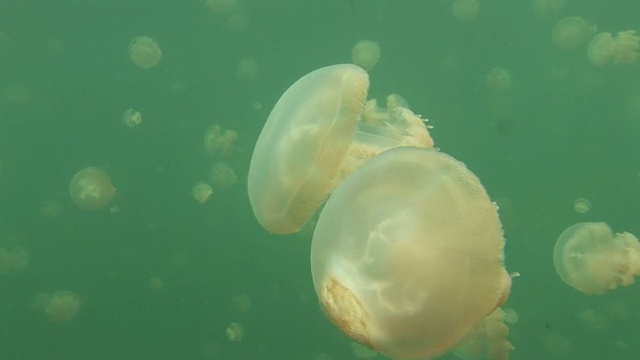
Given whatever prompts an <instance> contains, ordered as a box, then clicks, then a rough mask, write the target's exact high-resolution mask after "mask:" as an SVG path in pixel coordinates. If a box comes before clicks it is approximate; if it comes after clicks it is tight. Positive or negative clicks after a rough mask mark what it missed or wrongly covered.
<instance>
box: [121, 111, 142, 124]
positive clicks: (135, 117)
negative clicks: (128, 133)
mask: <svg viewBox="0 0 640 360" xmlns="http://www.w3.org/2000/svg"><path fill="white" fill-rule="evenodd" d="M122 121H123V122H124V124H125V125H127V126H128V127H136V126H138V125H140V124H141V123H142V114H141V113H140V112H139V111H138V110H135V109H128V110H127V111H125V112H124V114H123V115H122Z"/></svg>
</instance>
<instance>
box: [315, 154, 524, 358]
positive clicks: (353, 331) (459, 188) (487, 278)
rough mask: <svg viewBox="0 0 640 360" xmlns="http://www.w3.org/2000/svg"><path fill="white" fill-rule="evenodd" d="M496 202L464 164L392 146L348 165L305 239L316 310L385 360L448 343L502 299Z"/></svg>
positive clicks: (505, 287) (505, 286)
mask: <svg viewBox="0 0 640 360" xmlns="http://www.w3.org/2000/svg"><path fill="white" fill-rule="evenodd" d="M503 248H504V239H503V233H502V226H501V224H500V220H499V218H498V213H497V208H496V205H495V204H494V203H493V202H491V200H490V199H489V196H488V195H487V193H486V191H485V189H484V187H483V186H482V185H481V184H480V181H479V180H478V178H477V177H476V176H475V175H474V174H473V173H472V172H471V171H469V170H468V169H467V168H466V167H465V165H464V164H463V163H461V162H459V161H457V160H455V159H454V158H452V157H451V156H448V155H446V154H444V153H441V152H438V151H437V150H434V149H428V148H417V147H398V148H394V149H392V150H388V151H385V152H383V153H381V154H379V155H378V156H376V157H375V158H373V159H371V160H370V161H369V162H367V163H366V164H364V165H363V166H362V167H360V168H359V169H357V170H356V171H354V172H353V173H352V174H351V175H350V176H349V177H348V178H346V179H345V180H344V182H343V183H342V184H341V185H340V186H339V187H338V188H337V189H336V190H335V192H334V193H333V194H332V195H331V197H330V198H329V200H328V201H327V203H326V204H325V206H324V208H323V210H322V212H321V214H320V218H319V219H318V223H317V225H316V229H315V233H314V236H313V240H312V244H311V272H312V276H313V283H314V287H315V290H316V294H317V295H318V298H319V302H320V304H321V307H322V308H323V310H324V311H325V313H326V314H327V316H328V317H329V319H330V320H331V321H332V322H333V323H334V324H335V325H336V326H337V327H338V328H340V329H341V330H342V332H344V333H345V334H346V335H347V336H349V337H350V338H351V339H353V340H355V341H357V342H360V343H362V344H365V345H367V346H369V347H370V348H372V349H374V350H376V351H378V352H380V353H382V354H384V355H386V356H388V357H391V358H394V359H396V358H402V359H429V358H433V357H436V356H439V355H442V354H444V353H445V352H447V351H449V350H450V349H452V348H453V347H454V346H455V345H456V344H458V343H459V342H460V341H461V340H462V339H463V338H464V337H465V336H467V335H468V334H469V333H470V332H471V331H472V330H473V329H474V328H475V326H476V325H478V323H479V322H480V321H481V320H482V319H484V318H485V317H486V316H488V315H489V314H491V312H492V311H494V310H495V309H496V308H497V307H498V306H500V305H501V304H502V303H503V302H504V301H505V300H506V298H507V297H508V295H509V291H510V288H511V279H510V277H509V275H508V274H507V272H506V270H505V269H504V265H503Z"/></svg>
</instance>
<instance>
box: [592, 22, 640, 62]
mask: <svg viewBox="0 0 640 360" xmlns="http://www.w3.org/2000/svg"><path fill="white" fill-rule="evenodd" d="M639 49H640V36H638V35H637V34H636V31H635V30H627V31H620V32H619V33H617V34H616V36H613V35H612V34H611V33H608V32H602V33H599V34H598V35H596V36H594V37H593V39H591V41H590V42H589V48H588V49H587V57H588V58H589V61H590V62H591V63H592V64H593V65H596V66H604V65H607V64H609V63H613V64H633V63H635V61H636V59H637V58H638V50H639Z"/></svg>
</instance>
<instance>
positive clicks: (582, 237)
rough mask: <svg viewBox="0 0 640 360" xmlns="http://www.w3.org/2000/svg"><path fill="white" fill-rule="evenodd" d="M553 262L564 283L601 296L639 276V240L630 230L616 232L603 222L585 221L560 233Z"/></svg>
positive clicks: (633, 280) (627, 284)
mask: <svg viewBox="0 0 640 360" xmlns="http://www.w3.org/2000/svg"><path fill="white" fill-rule="evenodd" d="M553 264H554V266H555V268H556V272H557V273H558V275H559V276H560V278H561V279H562V281H564V282H565V283H567V284H569V285H570V286H571V287H573V288H574V289H576V290H578V291H582V292H583V293H585V294H591V295H600V294H604V293H606V292H608V291H609V290H613V289H615V288H617V287H618V286H621V285H622V286H629V285H631V284H633V283H634V282H635V279H634V276H638V275H640V243H639V242H638V239H637V238H636V237H635V236H633V235H632V234H630V233H627V232H623V233H618V234H615V235H614V234H613V232H612V231H611V228H609V225H607V224H605V223H603V222H591V223H589V222H583V223H577V224H575V225H572V226H570V227H568V228H567V229H566V230H565V231H563V232H562V234H560V237H559V238H558V240H557V241H556V245H555V247H554V249H553Z"/></svg>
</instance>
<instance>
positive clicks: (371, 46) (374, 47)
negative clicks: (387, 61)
mask: <svg viewBox="0 0 640 360" xmlns="http://www.w3.org/2000/svg"><path fill="white" fill-rule="evenodd" d="M378 60H380V45H378V43H377V42H375V41H371V40H360V41H358V42H357V43H356V44H355V45H354V46H353V49H351V62H352V63H353V64H355V65H358V66H360V67H361V68H363V69H365V70H366V71H371V70H372V69H373V68H374V67H375V66H376V64H377V63H378Z"/></svg>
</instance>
